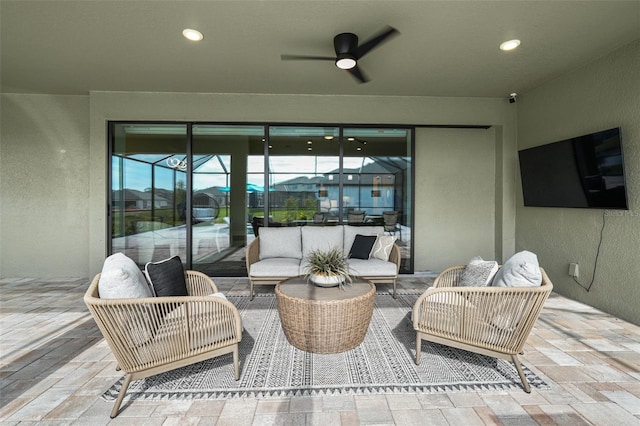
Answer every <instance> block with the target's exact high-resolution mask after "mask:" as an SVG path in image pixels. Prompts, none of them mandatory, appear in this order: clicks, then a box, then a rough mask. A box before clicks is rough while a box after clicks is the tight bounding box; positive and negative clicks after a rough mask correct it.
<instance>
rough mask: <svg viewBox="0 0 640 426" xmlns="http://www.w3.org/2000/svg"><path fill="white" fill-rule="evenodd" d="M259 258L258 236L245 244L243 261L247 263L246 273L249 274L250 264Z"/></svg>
mask: <svg viewBox="0 0 640 426" xmlns="http://www.w3.org/2000/svg"><path fill="white" fill-rule="evenodd" d="M258 260H260V237H256V238H255V239H254V240H253V241H251V242H250V243H249V245H248V246H247V250H246V253H245V262H246V264H247V274H249V275H251V265H253V264H254V263H256V262H257V261H258Z"/></svg>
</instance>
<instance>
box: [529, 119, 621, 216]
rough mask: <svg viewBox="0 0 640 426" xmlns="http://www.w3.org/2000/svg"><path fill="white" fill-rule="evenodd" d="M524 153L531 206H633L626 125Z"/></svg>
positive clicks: (601, 207) (617, 207)
mask: <svg viewBox="0 0 640 426" xmlns="http://www.w3.org/2000/svg"><path fill="white" fill-rule="evenodd" d="M518 154H519V159H520V177H521V178H522V193H523V198H524V205H525V206H533V207H577V208H596V209H628V204H627V190H626V184H625V176H624V160H623V155H622V139H621V136H620V128H614V129H609V130H603V131H601V132H596V133H591V134H588V135H584V136H578V137H575V138H571V139H566V140H562V141H558V142H553V143H549V144H546V145H541V146H536V147H534V148H528V149H523V150H521V151H519V152H518Z"/></svg>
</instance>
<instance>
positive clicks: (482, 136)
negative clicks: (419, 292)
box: [414, 128, 497, 271]
mask: <svg viewBox="0 0 640 426" xmlns="http://www.w3.org/2000/svg"><path fill="white" fill-rule="evenodd" d="M416 139H417V140H418V141H419V143H418V144H417V145H416V163H417V164H418V167H417V169H416V182H415V185H416V197H415V211H416V227H415V228H416V229H415V236H414V238H415V251H416V253H417V255H416V256H415V270H416V271H421V270H432V271H441V270H443V269H445V268H447V267H449V266H453V265H464V264H466V263H467V262H468V261H469V259H471V258H472V257H473V256H477V255H480V256H482V257H483V258H484V259H495V258H496V257H497V256H496V249H495V248H496V247H495V228H496V224H495V220H496V215H495V202H496V188H495V185H494V183H495V173H496V167H495V147H496V141H495V131H494V129H493V128H491V129H487V130H477V129H424V128H423V129H417V130H416Z"/></svg>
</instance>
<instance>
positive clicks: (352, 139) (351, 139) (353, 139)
mask: <svg viewBox="0 0 640 426" xmlns="http://www.w3.org/2000/svg"><path fill="white" fill-rule="evenodd" d="M347 140H348V141H349V142H353V141H355V140H356V138H347Z"/></svg>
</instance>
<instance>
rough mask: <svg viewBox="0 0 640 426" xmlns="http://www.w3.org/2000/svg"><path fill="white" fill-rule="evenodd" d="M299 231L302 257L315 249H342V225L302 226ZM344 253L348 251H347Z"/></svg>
mask: <svg viewBox="0 0 640 426" xmlns="http://www.w3.org/2000/svg"><path fill="white" fill-rule="evenodd" d="M301 232H302V257H303V258H306V257H307V256H309V254H310V253H311V252H312V251H315V250H323V251H326V250H331V249H332V248H334V247H337V248H339V249H340V250H344V249H343V247H344V244H343V239H342V226H303V227H302V228H301ZM354 238H355V236H354ZM351 244H353V241H351ZM261 249H262V247H261ZM349 249H351V245H349ZM345 253H349V251H346V252H345Z"/></svg>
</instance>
